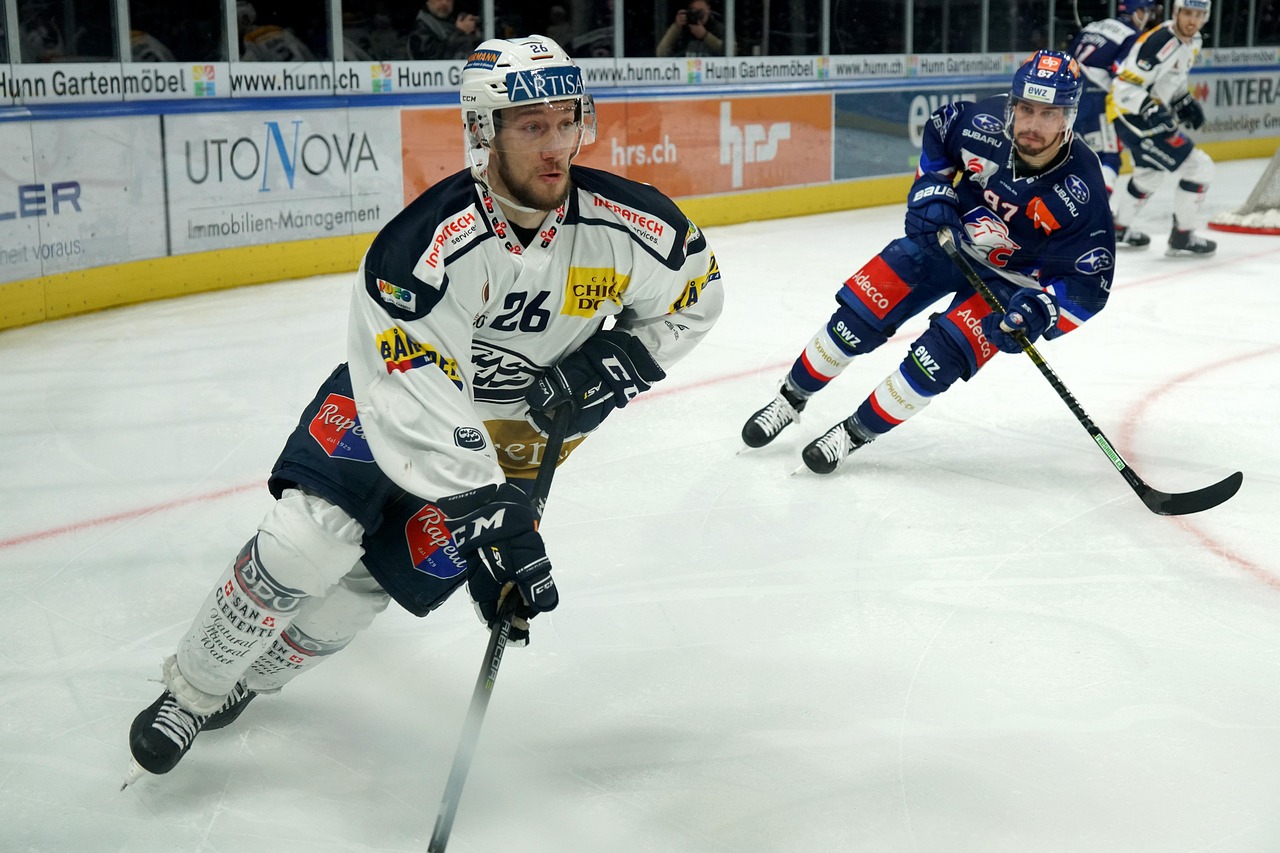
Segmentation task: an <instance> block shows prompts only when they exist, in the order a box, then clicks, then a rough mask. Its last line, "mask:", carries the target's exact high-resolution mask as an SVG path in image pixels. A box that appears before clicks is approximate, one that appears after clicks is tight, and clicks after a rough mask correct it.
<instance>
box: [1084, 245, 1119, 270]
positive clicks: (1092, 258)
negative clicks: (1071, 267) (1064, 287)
mask: <svg viewBox="0 0 1280 853" xmlns="http://www.w3.org/2000/svg"><path fill="white" fill-rule="evenodd" d="M1113 266H1115V259H1114V258H1113V257H1111V253H1110V252H1108V251H1107V250H1106V249H1093V250H1091V251H1088V252H1085V253H1084V254H1083V255H1081V256H1080V257H1079V258H1076V269H1078V270H1080V272H1082V273H1085V274H1086V275H1097V274H1098V273H1100V272H1103V271H1105V270H1109V269H1111V268H1112V267H1113Z"/></svg>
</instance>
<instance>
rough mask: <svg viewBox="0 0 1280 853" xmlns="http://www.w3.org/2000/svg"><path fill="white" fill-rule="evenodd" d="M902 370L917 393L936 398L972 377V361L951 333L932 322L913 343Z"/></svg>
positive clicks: (903, 362)
mask: <svg viewBox="0 0 1280 853" xmlns="http://www.w3.org/2000/svg"><path fill="white" fill-rule="evenodd" d="M900 369H901V371H902V375H903V377H904V378H905V379H906V381H907V382H908V383H910V385H911V387H912V388H913V389H914V390H915V391H916V393H918V394H920V395H922V396H925V397H933V396H935V395H937V394H941V393H942V392H943V391H945V390H947V389H948V388H950V387H951V386H952V385H954V384H955V381H956V380H957V379H960V378H962V377H964V376H968V375H969V371H970V363H969V359H968V358H967V357H966V356H965V354H964V353H963V352H962V351H961V349H960V347H958V346H956V343H955V341H954V340H952V338H951V336H949V335H947V334H946V333H945V332H943V331H942V329H941V328H940V327H939V326H938V325H937V324H936V323H931V324H930V325H929V328H928V329H927V330H925V333H924V334H923V335H921V336H920V337H918V338H916V340H915V342H914V343H913V344H911V350H910V352H908V353H907V357H906V358H904V359H903V360H902V366H901V368H900Z"/></svg>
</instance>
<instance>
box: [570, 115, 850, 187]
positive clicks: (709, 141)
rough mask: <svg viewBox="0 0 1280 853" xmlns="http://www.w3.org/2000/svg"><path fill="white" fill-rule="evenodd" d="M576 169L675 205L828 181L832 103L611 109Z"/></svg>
mask: <svg viewBox="0 0 1280 853" xmlns="http://www.w3.org/2000/svg"><path fill="white" fill-rule="evenodd" d="M596 109H597V113H598V127H599V131H598V133H597V136H596V143H595V145H592V146H591V147H589V148H584V149H583V151H582V154H581V155H579V157H578V160H577V162H578V163H580V164H582V165H584V166H594V167H595V168H598V169H607V170H609V171H611V172H616V173H618V174H620V175H625V176H626V177H628V178H632V179H633V180H637V181H644V182H645V183H649V184H653V185H654V186H655V187H657V188H658V189H660V190H662V191H663V192H664V193H666V194H667V195H669V196H671V197H673V198H679V197H682V196H693V195H708V194H711V193H725V192H733V191H735V190H756V189H766V188H774V187H786V186H796V185H799V184H813V183H823V182H827V181H830V180H831V124H832V120H831V96H830V95H827V94H817V95H788V96H785V97H778V96H770V97H759V98H752V97H739V98H721V99H715V100H710V99H690V100H675V101H673V100H636V101H628V102H615V101H608V102H604V103H598V104H597V105H596Z"/></svg>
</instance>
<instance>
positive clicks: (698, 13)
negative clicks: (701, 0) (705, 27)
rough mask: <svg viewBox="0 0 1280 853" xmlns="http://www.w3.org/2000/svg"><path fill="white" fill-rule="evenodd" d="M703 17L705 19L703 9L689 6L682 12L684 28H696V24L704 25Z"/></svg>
mask: <svg viewBox="0 0 1280 853" xmlns="http://www.w3.org/2000/svg"><path fill="white" fill-rule="evenodd" d="M705 17H706V10H705V9H699V8H698V7H696V6H690V7H689V8H687V9H685V10H684V20H685V25H686V26H690V27H693V26H697V25H698V24H702V23H705V21H703V18H705Z"/></svg>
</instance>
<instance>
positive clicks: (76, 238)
mask: <svg viewBox="0 0 1280 853" xmlns="http://www.w3.org/2000/svg"><path fill="white" fill-rule="evenodd" d="M159 124H160V120H159V118H157V117H156V116H143V117H125V118H102V119H84V120H80V121H68V122H37V123H21V122H9V123H3V124H0V150H3V151H4V152H5V156H4V157H0V281H19V280H22V279H29V278H37V277H40V276H44V275H52V274H54V273H61V272H70V271H72V270H78V269H84V268H86V267H95V266H103V265H106V264H114V263H120V262H123V261H132V260H140V259H145V258H155V257H160V256H162V255H164V254H165V223H164V176H163V175H162V173H161V167H160V162H161V159H160V132H159Z"/></svg>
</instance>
